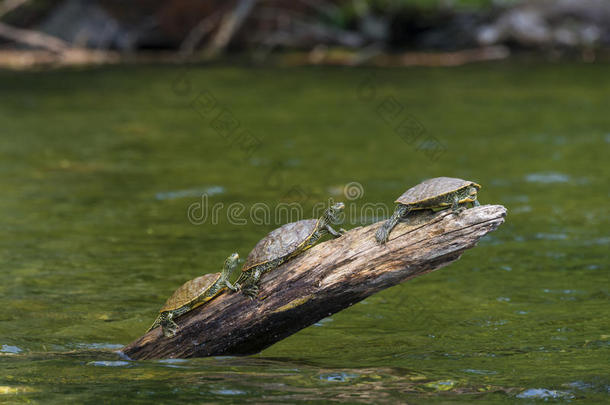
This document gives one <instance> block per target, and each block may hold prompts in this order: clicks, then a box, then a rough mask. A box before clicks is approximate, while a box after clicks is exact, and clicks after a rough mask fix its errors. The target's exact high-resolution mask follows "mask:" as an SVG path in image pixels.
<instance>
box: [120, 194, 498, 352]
mask: <svg viewBox="0 0 610 405" xmlns="http://www.w3.org/2000/svg"><path fill="white" fill-rule="evenodd" d="M505 216H506V208H504V207H503V206H501V205H483V206H480V207H476V208H471V209H467V210H465V211H463V212H461V213H459V214H454V213H451V212H449V211H441V212H438V213H431V212H420V213H418V214H416V215H414V216H412V217H411V219H410V220H409V221H407V222H406V223H400V224H398V225H397V226H396V228H394V230H393V231H392V233H391V235H390V239H389V241H388V242H387V243H386V244H385V245H378V244H377V243H376V242H375V231H376V230H377V228H378V227H379V226H380V225H381V222H379V223H376V224H373V225H370V226H367V227H363V228H356V229H352V230H350V231H349V232H347V233H346V234H345V235H343V236H342V237H340V238H338V239H333V240H329V241H326V242H323V243H320V244H318V245H317V246H314V247H313V248H311V249H310V250H308V251H307V252H305V253H304V254H302V255H301V256H299V257H297V258H295V259H293V260H292V261H290V262H288V263H285V264H284V265H282V266H280V267H279V268H277V269H275V270H274V271H272V272H271V273H269V274H267V275H265V276H263V279H262V284H261V291H260V295H259V297H260V298H259V300H251V299H249V298H247V297H245V296H244V295H242V294H238V293H223V294H222V295H220V296H219V297H218V298H216V299H214V300H213V301H211V302H210V303H209V304H206V305H204V306H202V307H199V308H197V309H195V310H194V311H192V312H190V313H187V314H185V315H183V316H182V317H180V318H178V321H177V322H178V324H179V325H180V327H181V331H180V332H179V333H178V335H177V336H176V337H174V338H172V339H168V338H166V337H164V336H163V334H162V333H161V328H156V329H154V330H152V331H151V332H149V333H147V334H146V335H144V336H142V337H141V338H139V339H137V340H136V341H134V342H132V343H130V344H129V345H127V346H126V347H125V348H124V349H123V350H122V353H123V354H124V355H126V356H128V357H130V358H132V359H155V358H187V357H205V356H219V355H246V354H253V353H257V352H259V351H261V350H263V349H264V348H266V347H268V346H270V345H272V344H274V343H276V342H278V341H280V340H282V339H284V338H286V337H288V336H290V335H291V334H293V333H295V332H297V331H298V330H300V329H303V328H305V327H307V326H309V325H311V324H313V323H315V322H318V321H319V320H320V319H322V318H325V317H327V316H329V315H331V314H334V313H335V312H338V311H341V310H342V309H344V308H347V307H349V306H351V305H353V304H355V303H357V302H359V301H361V300H363V299H364V298H366V297H368V296H370V295H371V294H374V293H376V292H378V291H381V290H383V289H385V288H388V287H392V286H394V285H396V284H399V283H402V282H404V281H406V280H409V279H411V278H414V277H417V276H421V275H423V274H426V273H428V272H431V271H432V270H435V269H438V268H440V267H443V266H446V265H448V264H449V263H451V262H453V261H455V260H457V259H459V257H460V256H461V254H462V253H463V252H464V251H465V250H466V249H470V248H472V247H474V246H475V245H476V243H477V242H478V241H479V240H480V239H481V238H482V237H483V236H485V235H486V234H488V233H489V232H491V231H493V230H495V229H496V228H497V227H498V226H499V225H500V224H502V223H503V222H504V217H505ZM154 315H155V314H150V316H151V322H152V319H153V318H154Z"/></svg>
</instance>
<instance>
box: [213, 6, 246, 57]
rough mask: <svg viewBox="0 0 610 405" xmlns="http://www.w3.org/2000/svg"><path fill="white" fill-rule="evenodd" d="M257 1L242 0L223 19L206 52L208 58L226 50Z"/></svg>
mask: <svg viewBox="0 0 610 405" xmlns="http://www.w3.org/2000/svg"><path fill="white" fill-rule="evenodd" d="M256 3H257V0H240V1H239V3H238V4H237V6H236V7H235V9H234V10H233V11H232V12H230V13H228V14H227V15H226V16H225V17H224V18H223V19H222V21H221V22H220V28H218V31H217V32H216V35H215V36H214V38H212V40H211V41H210V43H209V45H208V46H207V47H206V50H205V52H204V54H205V56H206V57H207V58H213V57H216V56H218V55H220V54H221V53H222V52H224V50H225V48H226V47H227V46H228V45H229V43H230V42H231V39H232V38H233V35H235V33H236V32H237V31H239V28H240V27H241V26H242V24H243V22H244V21H245V19H246V17H248V15H249V14H250V12H251V11H252V8H253V7H254V6H255V5H256Z"/></svg>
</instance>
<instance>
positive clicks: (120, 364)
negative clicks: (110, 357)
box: [87, 360, 133, 367]
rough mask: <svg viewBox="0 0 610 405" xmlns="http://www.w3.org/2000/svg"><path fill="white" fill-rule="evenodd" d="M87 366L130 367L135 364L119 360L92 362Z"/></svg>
mask: <svg viewBox="0 0 610 405" xmlns="http://www.w3.org/2000/svg"><path fill="white" fill-rule="evenodd" d="M87 365H89V366H96V367H130V366H132V365H133V364H132V363H130V362H128V361H122V360H117V361H104V360H100V361H90V362H89V363H87Z"/></svg>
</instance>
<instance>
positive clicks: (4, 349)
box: [0, 345, 23, 354]
mask: <svg viewBox="0 0 610 405" xmlns="http://www.w3.org/2000/svg"><path fill="white" fill-rule="evenodd" d="M22 351H23V350H22V349H20V348H18V347H17V346H11V345H2V347H0V352H2V353H10V354H18V353H21V352H22Z"/></svg>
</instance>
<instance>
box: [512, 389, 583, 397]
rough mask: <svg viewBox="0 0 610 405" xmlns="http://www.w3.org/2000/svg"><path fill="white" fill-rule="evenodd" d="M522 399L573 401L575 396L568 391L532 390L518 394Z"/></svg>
mask: <svg viewBox="0 0 610 405" xmlns="http://www.w3.org/2000/svg"><path fill="white" fill-rule="evenodd" d="M517 398H521V399H551V398H552V399H571V398H574V395H573V394H571V393H570V392H567V391H556V390H547V389H545V388H530V389H528V390H525V391H523V392H522V393H520V394H517Z"/></svg>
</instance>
